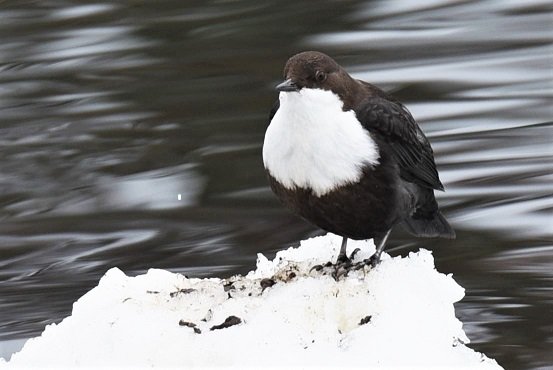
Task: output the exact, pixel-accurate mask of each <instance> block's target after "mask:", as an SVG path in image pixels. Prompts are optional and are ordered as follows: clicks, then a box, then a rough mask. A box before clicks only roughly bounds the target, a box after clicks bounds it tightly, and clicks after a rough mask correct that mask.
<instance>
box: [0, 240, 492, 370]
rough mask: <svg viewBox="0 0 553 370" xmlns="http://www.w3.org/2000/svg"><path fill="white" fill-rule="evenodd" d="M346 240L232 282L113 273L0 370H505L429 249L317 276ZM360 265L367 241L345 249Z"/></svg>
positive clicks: (261, 261)
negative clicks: (471, 335) (473, 340)
mask: <svg viewBox="0 0 553 370" xmlns="http://www.w3.org/2000/svg"><path fill="white" fill-rule="evenodd" d="M340 242H341V238H340V237H338V236H336V235H331V234H329V235H326V236H323V237H317V238H312V239H309V240H305V241H302V243H301V245H300V247H299V248H290V249H288V250H285V251H281V252H278V253H277V255H276V257H275V259H273V260H272V261H269V260H268V259H267V258H265V257H264V256H263V255H261V254H259V255H258V261H257V269H256V270H255V271H252V272H250V273H249V274H248V275H247V276H245V277H244V276H233V277H231V278H229V279H217V278H212V279H189V278H187V277H185V276H183V275H180V274H174V273H171V272H168V271H164V270H154V269H152V270H149V271H148V273H146V274H145V275H140V276H136V277H128V276H126V275H125V274H124V273H123V272H121V271H120V270H119V269H117V268H113V269H111V270H109V271H108V272H107V273H106V274H105V276H104V277H102V279H101V280H100V282H99V284H98V286H97V287H95V288H94V289H92V290H91V291H90V292H88V293H87V294H85V295H84V296H83V297H81V298H80V299H79V300H78V301H77V302H75V304H74V306H73V313H72V315H71V316H69V317H67V318H65V319H64V320H63V321H62V322H61V323H59V324H57V325H56V324H52V325H49V326H47V327H46V329H45V330H44V332H43V333H42V335H41V336H40V337H37V338H33V339H30V340H29V341H28V342H27V343H26V344H25V346H24V347H23V349H22V350H21V352H19V353H16V354H14V355H13V356H12V359H11V361H10V362H0V368H2V369H4V368H20V367H23V368H38V367H55V368H58V369H59V368H74V367H87V368H95V367H110V368H123V367H133V368H146V367H157V368H160V367H161V368H168V367H179V368H191V367H199V368H205V367H222V366H224V367H235V368H248V367H249V368H259V367H267V366H270V367H279V368H288V367H303V366H314V367H317V368H320V367H339V368H345V367H364V368H365V367H378V368H392V367H393V368H397V367H403V368H413V367H424V368H428V367H439V368H442V369H444V368H471V369H474V368H477V369H501V367H500V366H499V365H498V364H497V363H496V362H495V361H494V360H491V359H489V358H487V357H486V356H485V355H483V354H480V353H478V352H475V351H473V350H472V349H470V348H468V347H467V346H466V345H465V343H468V341H469V340H468V338H467V337H466V335H465V333H464V331H463V329H462V323H461V322H460V321H459V320H458V319H457V318H456V317H455V311H454V307H453V303H454V302H457V301H459V300H460V299H461V298H463V296H464V289H463V288H462V287H461V286H459V285H458V284H457V283H456V282H455V281H454V280H453V278H452V277H451V276H449V275H444V274H441V273H439V272H437V271H436V270H435V268H434V260H433V257H432V255H431V253H430V252H429V251H426V250H421V251H419V252H418V253H411V254H410V255H409V256H408V257H405V258H401V257H396V258H390V257H389V256H387V255H384V256H383V261H382V263H381V264H380V265H378V266H377V267H376V268H374V269H371V268H369V267H366V268H364V269H360V270H357V271H351V272H350V273H349V274H348V275H347V276H343V277H341V278H339V279H338V281H336V280H335V279H333V278H332V277H331V276H329V275H323V274H321V272H319V271H316V270H312V267H313V266H314V265H317V264H324V263H326V262H327V261H329V260H334V259H335V258H336V255H337V253H338V250H339V247H340ZM348 247H349V248H348V249H349V253H351V251H352V250H353V249H354V248H360V249H361V251H360V252H359V253H358V254H357V256H356V258H358V259H363V258H367V257H369V256H370V255H371V254H372V253H373V252H374V246H373V244H372V243H370V242H361V241H358V242H356V241H349V245H348Z"/></svg>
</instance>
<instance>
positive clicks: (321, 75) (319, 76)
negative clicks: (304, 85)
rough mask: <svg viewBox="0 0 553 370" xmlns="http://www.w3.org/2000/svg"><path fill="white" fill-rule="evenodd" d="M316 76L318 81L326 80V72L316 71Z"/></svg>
mask: <svg viewBox="0 0 553 370" xmlns="http://www.w3.org/2000/svg"><path fill="white" fill-rule="evenodd" d="M315 78H316V79H317V82H323V81H324V80H326V73H324V72H322V71H317V73H315Z"/></svg>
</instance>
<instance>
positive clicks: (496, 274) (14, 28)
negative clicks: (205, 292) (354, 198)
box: [0, 0, 553, 368]
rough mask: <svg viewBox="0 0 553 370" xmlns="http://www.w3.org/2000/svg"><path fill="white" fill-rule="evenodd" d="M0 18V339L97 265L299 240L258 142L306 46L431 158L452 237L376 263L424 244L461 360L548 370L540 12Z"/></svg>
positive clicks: (96, 11)
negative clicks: (412, 129) (364, 89)
mask: <svg viewBox="0 0 553 370" xmlns="http://www.w3.org/2000/svg"><path fill="white" fill-rule="evenodd" d="M0 19H2V22H0V40H1V41H2V42H0V55H1V56H0V113H1V116H2V122H1V123H0V256H1V258H0V278H1V280H2V285H0V338H1V339H3V340H5V339H10V340H11V339H14V338H20V337H28V336H31V335H36V334H37V333H38V332H40V330H42V328H43V326H44V325H45V324H47V323H50V322H56V321H59V319H60V318H62V317H63V316H65V315H67V314H68V313H69V312H70V309H71V302H72V301H73V300H75V299H76V298H77V297H79V296H80V295H82V294H83V293H84V292H85V291H86V290H87V289H89V288H90V287H91V286H93V285H94V284H95V283H96V282H97V280H98V278H99V277H100V276H101V275H102V274H103V273H104V272H105V271H106V270H107V269H109V268H110V267H113V266H118V267H120V268H121V269H123V270H124V271H125V272H126V273H129V274H134V273H141V272H144V271H145V270H146V269H148V268H150V267H160V268H168V269H171V270H172V271H178V272H182V273H185V274H190V275H195V276H207V275H213V274H219V275H224V274H231V273H237V272H241V273H243V272H246V271H247V270H249V269H250V268H251V266H252V265H253V263H254V261H255V253H257V252H260V251H262V252H265V253H268V254H271V253H272V252H274V251H275V250H278V249H280V248H283V247H285V246H287V245H289V244H290V243H292V242H294V241H297V240H299V239H300V238H304V237H306V236H310V235H314V234H316V233H317V232H318V231H317V230H315V229H313V228H312V227H310V226H309V225H307V224H305V223H303V222H302V221H301V220H298V219H297V218H295V217H294V216H292V215H290V214H289V213H288V212H287V211H286V210H284V209H283V208H282V207H281V206H280V205H279V204H278V203H277V201H276V200H275V198H274V197H273V195H272V194H271V192H270V191H269V190H268V188H267V183H266V180H265V177H264V173H263V170H262V163H261V158H260V150H261V143H262V139H263V134H264V130H265V125H266V120H267V114H268V109H269V107H270V106H271V104H272V101H273V100H274V99H275V97H276V94H275V92H274V91H273V90H272V86H274V84H275V82H276V81H278V80H279V79H280V74H281V69H282V65H283V63H284V61H285V60H286V58H287V57H288V56H289V55H291V54H292V53H294V52H297V51H299V50H302V49H322V50H323V51H326V52H328V53H329V54H332V55H333V56H335V57H336V59H338V60H339V62H340V63H341V64H343V65H345V66H346V67H347V68H348V70H350V71H352V72H353V74H354V75H355V76H356V77H358V78H362V79H365V80H367V81H371V82H373V83H375V84H378V85H379V86H381V87H384V88H386V89H387V90H390V91H392V92H393V93H394V95H396V96H397V97H398V98H399V99H401V100H403V101H405V102H406V103H407V105H408V107H409V109H410V110H411V111H412V113H413V115H414V116H415V117H416V118H417V119H418V120H419V122H420V123H421V125H422V126H423V128H424V130H425V132H427V134H428V136H429V137H430V139H431V141H432V143H433V147H434V148H435V152H436V157H437V162H438V165H439V168H440V174H441V178H442V180H443V182H444V183H445V185H446V190H447V192H446V193H440V194H438V196H439V198H440V203H441V204H442V205H443V206H444V209H445V211H446V213H447V214H448V217H449V218H450V219H451V220H452V222H453V224H454V226H455V227H456V229H457V232H458V239H457V241H455V242H454V243H451V242H444V241H439V240H432V241H430V240H413V239H412V238H410V237H406V236H404V235H403V234H402V233H401V232H400V231H398V232H395V234H394V236H393V238H392V239H393V240H392V241H391V247H392V248H391V249H392V250H393V251H394V253H404V252H406V251H407V250H410V249H414V248H418V247H421V246H425V247H429V248H432V249H433V250H434V254H435V256H436V261H437V265H438V268H439V269H440V270H441V271H445V272H452V273H453V274H454V276H455V278H456V279H457V280H458V281H459V282H460V283H461V284H462V285H463V286H465V287H466V288H467V297H466V299H464V300H463V302H461V303H460V304H459V305H458V315H459V316H460V318H461V319H462V320H463V322H464V323H465V328H466V330H467V332H468V335H469V337H470V338H471V339H472V341H473V345H474V346H475V348H476V349H477V350H479V351H485V352H486V353H487V354H489V355H490V356H492V357H495V358H497V359H498V361H499V362H500V364H502V365H504V366H505V367H506V368H537V367H538V366H545V365H547V364H550V363H553V358H552V357H551V356H552V355H551V351H550V348H547V347H548V346H549V347H550V344H551V341H552V340H553V339H552V338H553V335H552V334H551V333H552V332H553V322H551V320H552V319H551V315H550V314H549V313H550V312H551V305H552V304H553V302H552V301H551V296H552V293H553V291H552V288H551V273H550V271H551V266H552V264H553V261H551V258H550V256H551V241H550V239H551V230H553V228H552V227H551V212H550V210H551V208H552V202H553V200H552V199H553V195H552V194H553V187H552V185H551V184H552V183H553V181H551V180H552V172H553V171H552V165H551V163H552V161H551V159H552V157H553V152H552V149H551V145H550V143H551V139H552V138H553V134H552V131H553V130H552V124H551V123H550V122H551V119H552V117H553V114H552V113H553V111H552V109H553V108H552V107H551V91H552V84H553V83H552V80H553V72H552V70H551V54H552V49H551V40H552V39H553V37H552V36H553V29H552V27H551V24H550V20H551V11H550V9H549V8H548V2H546V1H525V2H521V3H519V2H499V1H495V2H493V1H492V2H486V3H479V2H460V1H445V0H443V1H440V0H429V1H419V2H412V1H351V2H320V1H319V2H314V1H307V2H295V1H280V2H275V3H266V2H263V3H253V2H216V1H214V2H197V3H195V2H187V3H183V2H179V1H166V2H164V3H163V4H158V3H157V2H156V3H154V2H151V3H150V2H139V3H132V4H131V3H129V4H122V3H121V4H112V3H103V2H90V1H85V2H78V3H75V2H71V1H62V2H52V1H43V2H40V3H25V2H22V3H17V4H3V6H2V7H1V8H0ZM177 194H181V200H180V201H178V199H177ZM15 312H17V315H15V314H14V313H15ZM4 343H7V342H4ZM18 343H19V342H18ZM12 344H13V343H11V342H10V345H12ZM10 348H11V347H10Z"/></svg>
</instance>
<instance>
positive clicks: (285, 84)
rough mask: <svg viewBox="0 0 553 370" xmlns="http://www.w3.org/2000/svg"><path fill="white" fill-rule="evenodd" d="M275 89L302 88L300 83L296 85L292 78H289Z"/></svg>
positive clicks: (291, 89) (296, 89)
mask: <svg viewBox="0 0 553 370" xmlns="http://www.w3.org/2000/svg"><path fill="white" fill-rule="evenodd" d="M275 89H277V90H278V91H299V90H300V88H299V87H298V85H296V84H295V83H294V82H292V79H290V78H289V79H287V80H286V81H284V82H283V83H280V84H278V85H276V87H275Z"/></svg>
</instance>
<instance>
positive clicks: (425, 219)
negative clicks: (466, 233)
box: [403, 210, 455, 239]
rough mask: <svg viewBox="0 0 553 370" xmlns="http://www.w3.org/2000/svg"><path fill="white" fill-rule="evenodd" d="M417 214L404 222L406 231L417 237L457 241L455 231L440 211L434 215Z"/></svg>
mask: <svg viewBox="0 0 553 370" xmlns="http://www.w3.org/2000/svg"><path fill="white" fill-rule="evenodd" d="M421 213H422V212H420V213H419V212H416V213H415V214H413V215H412V216H411V217H409V218H407V219H405V220H403V225H404V227H405V229H406V230H407V231H408V232H409V233H411V234H413V235H415V236H420V237H426V238H446V239H455V231H454V230H453V228H452V227H451V225H449V222H447V220H446V219H445V217H444V215H442V213H441V212H440V211H439V210H436V211H435V212H433V213H432V214H430V215H428V214H421Z"/></svg>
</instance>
